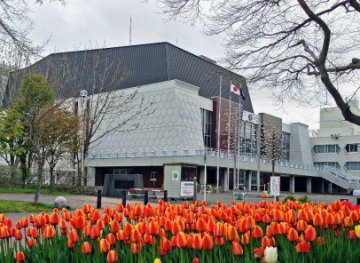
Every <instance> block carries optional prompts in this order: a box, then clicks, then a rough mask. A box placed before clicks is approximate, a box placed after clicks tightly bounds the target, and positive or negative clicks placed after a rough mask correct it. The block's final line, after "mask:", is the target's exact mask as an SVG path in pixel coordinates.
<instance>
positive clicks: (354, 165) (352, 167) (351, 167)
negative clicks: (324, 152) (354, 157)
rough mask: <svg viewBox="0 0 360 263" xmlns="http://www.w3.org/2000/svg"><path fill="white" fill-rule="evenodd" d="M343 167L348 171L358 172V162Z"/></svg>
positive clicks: (359, 168) (359, 163)
mask: <svg viewBox="0 0 360 263" xmlns="http://www.w3.org/2000/svg"><path fill="white" fill-rule="evenodd" d="M345 167H346V169H348V170H360V162H347V163H346V164H345Z"/></svg>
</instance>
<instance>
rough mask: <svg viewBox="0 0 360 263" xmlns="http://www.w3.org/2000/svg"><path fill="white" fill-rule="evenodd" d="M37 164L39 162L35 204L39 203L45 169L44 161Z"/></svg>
mask: <svg viewBox="0 0 360 263" xmlns="http://www.w3.org/2000/svg"><path fill="white" fill-rule="evenodd" d="M37 162H38V167H37V185H36V191H35V196H34V203H38V202H39V196H40V190H41V183H42V177H43V168H44V161H43V160H38V161H37Z"/></svg>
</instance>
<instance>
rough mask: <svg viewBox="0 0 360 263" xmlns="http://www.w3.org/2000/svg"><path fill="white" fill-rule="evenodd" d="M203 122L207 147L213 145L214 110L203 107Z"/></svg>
mask: <svg viewBox="0 0 360 263" xmlns="http://www.w3.org/2000/svg"><path fill="white" fill-rule="evenodd" d="M201 124H202V130H203V137H204V144H205V147H211V126H212V112H211V111H208V110H204V109H201Z"/></svg>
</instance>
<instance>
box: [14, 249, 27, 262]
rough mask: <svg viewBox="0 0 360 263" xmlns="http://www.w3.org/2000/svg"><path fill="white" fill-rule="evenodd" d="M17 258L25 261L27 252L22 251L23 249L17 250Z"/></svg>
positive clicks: (18, 260)
mask: <svg viewBox="0 0 360 263" xmlns="http://www.w3.org/2000/svg"><path fill="white" fill-rule="evenodd" d="M15 259H16V261H17V262H23V261H25V254H24V252H22V251H19V252H17V253H16V255H15Z"/></svg>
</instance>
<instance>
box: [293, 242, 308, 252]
mask: <svg viewBox="0 0 360 263" xmlns="http://www.w3.org/2000/svg"><path fill="white" fill-rule="evenodd" d="M309 250H310V243H307V242H300V243H298V244H297V245H296V252H297V253H308V252H309Z"/></svg>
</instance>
